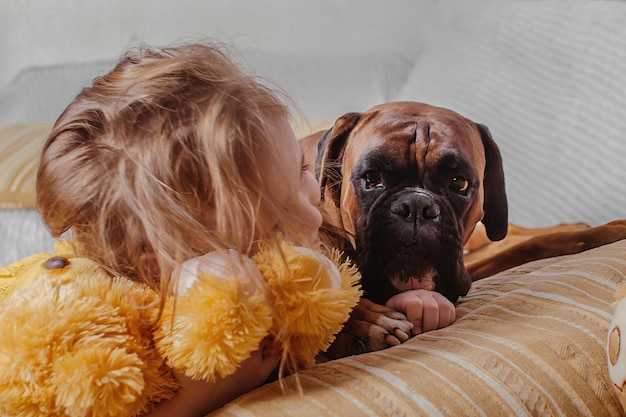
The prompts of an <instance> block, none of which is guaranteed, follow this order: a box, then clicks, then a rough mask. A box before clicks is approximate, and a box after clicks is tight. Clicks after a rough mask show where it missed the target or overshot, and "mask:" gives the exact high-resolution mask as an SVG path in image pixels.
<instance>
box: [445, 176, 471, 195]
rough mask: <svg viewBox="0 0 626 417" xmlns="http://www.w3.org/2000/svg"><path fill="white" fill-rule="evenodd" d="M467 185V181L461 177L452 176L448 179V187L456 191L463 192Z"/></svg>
mask: <svg viewBox="0 0 626 417" xmlns="http://www.w3.org/2000/svg"><path fill="white" fill-rule="evenodd" d="M468 187H469V181H468V180H467V178H463V177H453V178H452V181H450V189H451V190H452V191H455V192H457V193H464V192H466V191H467V189H468Z"/></svg>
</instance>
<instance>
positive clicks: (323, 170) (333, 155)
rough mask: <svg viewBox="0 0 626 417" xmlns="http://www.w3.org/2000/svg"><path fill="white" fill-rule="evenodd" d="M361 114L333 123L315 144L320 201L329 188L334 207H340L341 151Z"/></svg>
mask: <svg viewBox="0 0 626 417" xmlns="http://www.w3.org/2000/svg"><path fill="white" fill-rule="evenodd" d="M360 118H361V113H346V114H344V115H343V116H341V117H340V118H339V119H337V120H336V121H335V124H334V125H333V127H332V128H330V129H329V130H328V131H327V132H326V133H324V135H323V136H322V137H321V138H320V140H319V141H318V142H317V160H316V161H315V174H316V176H317V178H318V181H319V184H320V190H321V193H322V200H324V194H325V190H326V187H329V189H330V191H331V195H332V198H333V201H334V203H335V206H336V207H339V205H340V198H341V195H340V193H341V187H340V185H341V163H342V159H343V151H344V149H345V147H346V143H347V141H348V136H350V132H352V129H353V128H354V126H356V124H357V123H358V121H359V119H360Z"/></svg>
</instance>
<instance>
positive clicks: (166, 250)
mask: <svg viewBox="0 0 626 417" xmlns="http://www.w3.org/2000/svg"><path fill="white" fill-rule="evenodd" d="M288 116H289V112H288V109H287V107H286V106H285V104H284V103H283V101H281V98H280V96H279V95H278V94H277V93H276V92H275V91H273V90H272V89H270V88H269V87H268V86H267V85H266V84H264V83H263V82H260V81H259V80H257V79H255V78H254V77H253V76H251V75H249V74H247V73H245V72H244V71H242V69H240V68H239V67H238V66H237V65H236V64H234V63H233V61H231V60H230V59H229V58H228V57H227V56H226V55H225V54H224V53H223V52H221V51H220V49H219V48H216V47H212V46H207V45H200V44H194V45H184V46H180V47H173V48H165V49H153V48H144V49H141V50H139V51H137V52H135V53H129V54H128V55H126V56H124V57H123V58H122V59H121V60H120V62H119V63H118V65H117V66H116V67H115V68H114V69H113V70H112V71H111V72H110V73H108V74H106V75H105V76H103V77H100V78H97V79H95V80H94V83H93V86H91V87H89V88H86V89H84V90H83V91H82V92H81V93H80V94H79V95H78V96H77V97H76V98H75V100H74V101H73V102H72V103H71V104H70V105H69V106H68V107H67V109H66V110H65V111H64V112H63V114H62V115H61V116H60V118H59V119H58V121H57V123H56V124H55V126H54V129H53V131H52V133H51V135H50V137H49V139H48V141H47V143H46V144H45V146H44V149H43V153H42V158H41V165H40V168H39V172H38V175H37V208H38V210H39V212H40V213H41V216H42V218H43V220H44V222H45V224H46V225H47V227H48V228H49V229H50V231H51V232H52V234H53V235H54V236H57V237H58V236H61V235H63V234H64V233H66V232H68V231H69V232H71V237H72V240H73V242H74V243H75V248H76V251H77V252H78V254H79V255H80V256H82V257H85V258H90V259H92V260H95V261H96V262H97V263H98V264H100V265H102V266H104V267H105V268H106V269H108V270H109V271H111V273H112V274H113V275H121V276H125V277H128V278H130V279H132V280H135V281H139V282H143V283H146V284H148V285H149V286H150V287H152V288H154V289H156V290H157V291H159V293H160V294H161V299H162V300H164V299H165V298H166V297H167V296H168V295H171V294H175V295H176V294H177V293H178V292H180V291H184V288H185V287H187V286H188V285H190V283H185V282H183V283H181V282H176V278H174V277H179V276H180V275H181V274H180V272H181V265H182V264H183V262H184V261H186V260H188V259H191V258H195V257H198V256H201V255H204V254H206V253H209V252H213V251H218V250H223V249H230V250H233V249H234V250H235V251H236V252H238V253H240V254H242V255H245V256H253V255H254V254H255V252H256V251H257V250H258V243H259V242H264V241H271V240H273V239H276V238H275V236H276V235H277V233H279V234H280V235H282V237H283V239H285V240H288V241H290V242H292V243H294V244H298V245H303V246H310V245H312V244H314V243H315V242H316V241H317V240H318V239H319V238H318V230H319V228H320V226H321V225H322V216H321V214H320V211H319V210H318V208H317V205H318V203H319V199H320V193H319V188H318V185H317V181H316V180H315V178H314V177H313V175H312V174H311V173H310V171H309V170H308V169H307V167H306V166H303V155H302V150H301V148H300V146H299V144H298V142H297V140H296V138H295V136H294V133H293V131H292V129H291V127H290V125H289V123H288ZM241 268H245V266H242V267H241ZM416 299H418V300H419V297H413V298H411V299H410V300H405V299H399V300H398V302H397V303H395V304H394V307H396V308H397V309H398V310H400V311H404V312H407V314H408V312H411V314H410V315H411V317H410V319H412V320H416V317H417V316H420V319H421V314H422V310H423V309H422V308H421V307H419V305H423V304H418V308H417V310H419V311H418V312H417V313H413V311H414V310H416V309H415V308H413V307H410V306H411V305H415V300H416ZM420 303H421V301H420ZM445 308H449V306H444V307H443V308H442V310H443V309H445ZM453 308H454V307H452V309H453ZM448 313H449V312H447V313H446V315H447V314H448ZM434 315H435V316H436V317H437V316H438V315H440V313H439V312H438V311H435V313H434ZM265 345H266V344H265V343H264V342H262V343H261V346H259V349H258V350H257V351H255V352H253V353H252V355H251V356H250V357H249V358H248V359H247V360H245V361H244V362H243V363H242V364H241V366H240V367H239V368H238V369H237V370H236V371H235V372H234V373H232V374H230V375H229V376H227V377H224V378H220V377H217V378H216V379H215V381H213V382H206V381H198V380H192V379H190V378H187V377H185V376H184V375H182V373H179V372H176V370H174V375H175V377H176V379H177V381H178V382H179V384H180V389H179V390H178V391H177V394H176V395H175V396H174V397H173V398H172V399H171V400H168V401H163V402H161V403H159V404H158V405H157V406H156V408H155V409H154V410H153V411H151V412H150V413H149V414H148V415H149V416H169V415H178V416H194V415H204V414H206V413H208V412H210V411H212V410H215V409H216V408H219V407H221V406H222V405H223V404H225V403H226V402H228V401H230V400H232V399H233V398H235V397H237V396H239V395H241V394H242V393H245V392H248V391H250V390H252V389H254V388H256V387H258V386H259V385H261V384H262V383H263V382H264V381H266V380H267V378H268V377H269V376H270V374H272V372H273V371H274V370H275V368H276V366H277V365H278V363H279V357H278V356H277V355H276V354H274V353H273V352H264V346H265Z"/></svg>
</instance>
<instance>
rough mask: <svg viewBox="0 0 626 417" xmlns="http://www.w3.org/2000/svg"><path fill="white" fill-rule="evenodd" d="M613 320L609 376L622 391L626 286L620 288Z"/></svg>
mask: <svg viewBox="0 0 626 417" xmlns="http://www.w3.org/2000/svg"><path fill="white" fill-rule="evenodd" d="M615 296H616V299H617V301H616V303H615V310H614V311H613V319H612V320H611V324H610V325H609V334H608V340H607V361H608V366H609V376H610V377H611V381H613V384H614V385H615V386H616V387H617V388H618V389H619V390H620V391H623V390H624V386H625V385H626V339H624V338H622V336H624V337H626V285H625V286H622V287H621V288H618V290H617V292H616V294H615Z"/></svg>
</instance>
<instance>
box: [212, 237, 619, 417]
mask: <svg viewBox="0 0 626 417" xmlns="http://www.w3.org/2000/svg"><path fill="white" fill-rule="evenodd" d="M625 277H626V241H622V242H617V243H615V244H612V245H608V246H605V247H601V248H598V249H595V250H592V251H588V252H585V253H582V254H579V255H573V256H568V257H562V258H553V259H548V260H544V261H539V262H535V263H531V264H527V265H524V266H522V267H519V268H516V269H513V270H509V271H507V272H504V273H501V274H499V275H496V276H494V277H491V278H487V279H484V280H482V281H478V282H476V283H474V286H473V288H472V290H471V291H470V293H469V294H468V296H467V297H465V298H464V299H462V300H461V301H460V304H459V306H458V310H457V311H458V316H459V319H458V320H457V322H456V323H455V324H453V325H452V326H450V327H448V328H445V329H442V330H439V331H434V332H430V333H426V334H423V335H420V336H418V337H415V338H413V339H411V340H410V341H408V342H406V343H404V344H403V345H400V346H397V347H394V348H391V349H387V350H384V351H380V352H374V353H369V354H365V355H360V356H355V357H350V358H345V359H341V360H338V361H335V362H331V363H326V364H322V365H319V366H318V367H316V368H315V369H312V370H309V371H305V372H302V373H301V374H300V375H299V381H300V384H301V386H302V389H303V394H302V395H299V394H298V393H297V390H296V389H295V388H294V383H295V378H294V377H293V376H292V377H289V378H286V379H285V380H284V381H283V382H284V384H285V386H286V389H285V393H283V391H281V387H280V385H279V384H278V383H273V384H269V385H266V386H264V387H262V388H260V389H258V390H256V391H253V392H251V393H249V394H247V395H245V396H243V397H241V398H239V399H237V400H235V401H234V402H232V403H231V404H229V405H227V406H226V407H225V408H224V409H222V410H220V411H219V412H217V413H216V414H215V415H214V416H212V417H216V416H219V417H224V416H239V417H242V416H246V417H252V416H268V417H274V416H294V417H296V416H297V417H301V416H316V417H317V416H338V417H341V416H345V417H354V416H387V415H395V416H429V417H432V416H483V417H486V416H525V415H533V416H555V415H557V416H612V415H615V416H617V415H624V414H625V411H624V406H625V405H626V397H625V396H626V394H622V393H620V392H619V391H617V389H616V388H615V387H614V386H613V385H612V384H611V381H610V379H609V376H608V370H607V360H606V351H605V348H606V339H607V331H608V326H609V323H610V320H611V317H612V312H613V308H612V304H611V303H612V301H613V295H614V292H615V290H616V288H617V286H619V285H620V284H621V283H623V282H624V281H625V279H626V278H625Z"/></svg>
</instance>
